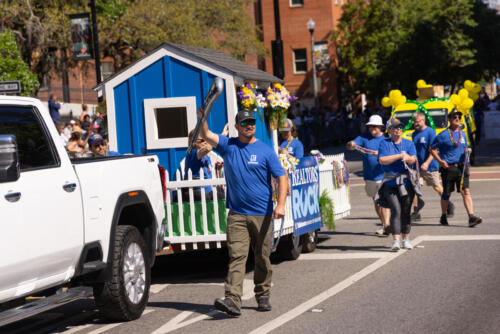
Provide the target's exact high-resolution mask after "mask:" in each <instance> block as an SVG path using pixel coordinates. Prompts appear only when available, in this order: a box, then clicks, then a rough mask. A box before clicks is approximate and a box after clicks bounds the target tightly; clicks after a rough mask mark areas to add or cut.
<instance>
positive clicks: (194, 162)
mask: <svg viewBox="0 0 500 334" xmlns="http://www.w3.org/2000/svg"><path fill="white" fill-rule="evenodd" d="M197 153H198V150H197V149H194V150H192V151H191V153H190V154H188V155H186V160H185V161H184V179H186V180H187V177H188V170H189V169H191V173H192V176H193V179H199V178H200V169H202V168H203V177H204V178H205V179H210V178H212V163H211V161H210V158H209V157H208V155H204V156H203V157H202V158H201V159H200V160H198V157H197V156H196V154H197ZM211 191H212V187H211V186H205V193H209V192H211Z"/></svg>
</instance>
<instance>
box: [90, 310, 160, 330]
mask: <svg viewBox="0 0 500 334" xmlns="http://www.w3.org/2000/svg"><path fill="white" fill-rule="evenodd" d="M154 311H155V310H153V309H146V310H144V312H143V313H142V316H145V315H146V314H148V313H151V312H154ZM123 324H126V322H118V323H115V324H109V325H106V326H104V327H100V328H98V329H96V330H93V331H91V332H88V333H87V334H100V333H104V332H105V331H108V330H110V329H112V328H115V327H118V326H120V325H123Z"/></svg>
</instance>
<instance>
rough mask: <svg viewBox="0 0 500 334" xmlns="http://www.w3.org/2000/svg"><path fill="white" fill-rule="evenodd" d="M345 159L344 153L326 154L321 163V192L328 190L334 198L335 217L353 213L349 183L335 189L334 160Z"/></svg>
mask: <svg viewBox="0 0 500 334" xmlns="http://www.w3.org/2000/svg"><path fill="white" fill-rule="evenodd" d="M333 161H336V162H340V163H342V162H343V161H344V153H341V154H334V155H326V156H325V161H324V162H323V163H322V164H320V165H319V193H320V195H321V193H322V192H323V190H325V189H326V190H327V191H328V194H329V195H330V197H331V198H332V200H333V205H334V212H335V219H340V218H344V217H347V216H348V215H349V214H350V213H351V199H350V195H349V185H348V184H344V185H343V186H342V187H340V188H339V189H335V186H334V184H333V164H332V162H333Z"/></svg>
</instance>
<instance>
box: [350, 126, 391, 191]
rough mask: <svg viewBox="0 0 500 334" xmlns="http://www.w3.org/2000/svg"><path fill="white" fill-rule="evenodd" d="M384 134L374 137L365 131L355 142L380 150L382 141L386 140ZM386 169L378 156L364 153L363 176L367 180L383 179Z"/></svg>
mask: <svg viewBox="0 0 500 334" xmlns="http://www.w3.org/2000/svg"><path fill="white" fill-rule="evenodd" d="M384 138H385V137H384V136H383V135H381V136H380V137H373V136H372V135H371V134H370V133H364V134H362V135H361V136H358V137H357V138H356V139H354V140H353V142H354V143H355V144H356V145H358V146H361V147H364V148H367V149H370V150H374V151H378V148H379V146H380V142H381V141H382V140H384ZM383 176H384V171H383V170H382V165H381V164H379V162H378V158H377V157H376V156H374V155H372V154H363V178H364V179H365V180H371V181H378V180H382V177H383Z"/></svg>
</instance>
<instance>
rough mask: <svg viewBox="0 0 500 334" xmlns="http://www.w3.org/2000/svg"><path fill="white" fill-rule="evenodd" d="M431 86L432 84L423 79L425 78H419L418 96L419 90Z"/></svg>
mask: <svg viewBox="0 0 500 334" xmlns="http://www.w3.org/2000/svg"><path fill="white" fill-rule="evenodd" d="M430 87H432V85H431V84H428V83H427V82H425V80H423V79H420V80H418V81H417V96H419V92H418V90H419V89H420V88H430Z"/></svg>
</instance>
